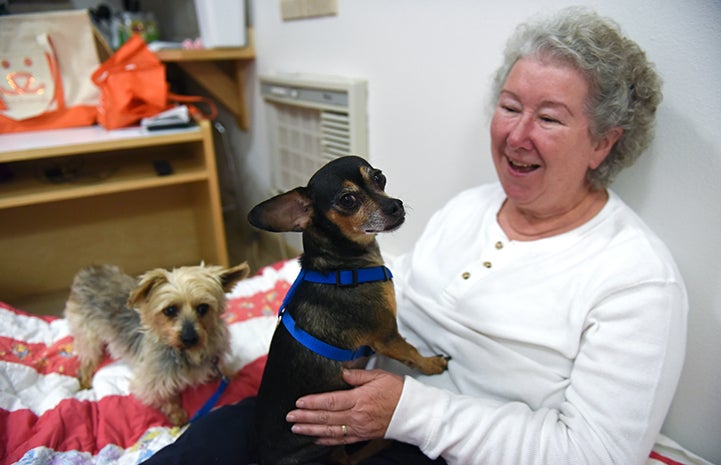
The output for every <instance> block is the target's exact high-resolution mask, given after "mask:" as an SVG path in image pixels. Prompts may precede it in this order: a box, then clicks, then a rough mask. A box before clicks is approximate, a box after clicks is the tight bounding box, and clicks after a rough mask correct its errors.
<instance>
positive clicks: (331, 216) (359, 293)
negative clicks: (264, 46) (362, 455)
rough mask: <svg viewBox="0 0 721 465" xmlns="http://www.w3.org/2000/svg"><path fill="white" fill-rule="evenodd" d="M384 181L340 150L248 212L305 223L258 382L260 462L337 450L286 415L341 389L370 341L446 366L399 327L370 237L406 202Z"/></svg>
mask: <svg viewBox="0 0 721 465" xmlns="http://www.w3.org/2000/svg"><path fill="white" fill-rule="evenodd" d="M385 184H386V179H385V176H384V175H383V174H382V173H381V171H380V170H378V169H375V168H373V167H372V166H371V165H370V164H368V163H367V162H366V161H365V160H364V159H362V158H360V157H356V156H347V157H342V158H338V159H335V160H333V161H331V162H329V163H328V164H326V165H325V166H323V167H322V168H321V169H320V170H318V172H316V173H315V174H314V175H313V176H312V177H311V179H310V181H309V182H308V185H307V186H306V187H298V188H296V189H293V190H291V191H289V192H286V193H284V194H280V195H278V196H275V197H273V198H271V199H268V200H266V201H264V202H262V203H260V204H259V205H257V206H256V207H255V208H253V209H252V210H251V212H250V213H249V215H248V221H249V222H250V223H251V224H252V225H253V226H255V227H257V228H260V229H263V230H266V231H273V232H287V231H297V232H302V233H303V254H302V255H301V257H300V264H301V272H300V274H299V276H298V279H296V281H295V283H294V284H293V286H292V287H291V289H290V290H289V291H288V294H287V296H286V299H285V302H284V303H283V306H282V307H281V311H280V319H281V321H280V323H279V324H278V327H277V328H276V330H275V333H274V335H273V339H272V341H271V344H270V350H269V353H268V361H267V364H266V367H265V371H264V373H263V379H262V381H261V385H260V390H259V392H258V398H257V408H256V411H257V415H256V416H257V422H256V427H257V433H258V444H259V451H260V452H259V453H260V463H261V464H262V465H269V464H273V465H285V464H301V463H306V462H310V461H316V462H317V461H323V460H336V459H337V458H338V457H343V454H342V451H341V453H338V452H339V451H338V450H333V449H337V448H329V447H323V446H319V445H316V444H314V440H315V439H314V438H312V437H308V436H301V435H296V434H293V433H292V432H291V430H290V426H291V425H290V424H289V423H288V422H287V421H286V420H285V417H286V414H287V413H288V412H289V411H290V410H292V409H293V408H295V401H296V400H297V399H298V398H299V397H301V396H304V395H306V394H311V393H319V392H327V391H334V390H340V389H349V388H350V386H349V385H348V384H347V383H345V382H344V381H343V379H342V374H341V373H342V369H343V367H344V366H350V364H352V363H353V360H355V359H357V358H359V357H360V358H362V357H364V356H365V355H368V354H370V353H372V352H373V351H374V352H377V353H379V354H383V355H385V356H388V357H391V358H394V359H396V360H399V361H401V362H403V363H405V364H406V365H408V366H410V367H412V368H416V369H418V370H420V371H421V372H422V373H424V374H428V375H432V374H438V373H441V372H443V371H444V370H445V369H446V368H447V365H448V358H447V357H444V356H442V355H437V356H432V357H423V356H421V355H420V354H419V353H418V351H417V350H416V349H415V348H414V347H413V346H412V345H410V344H409V343H408V342H406V340H405V339H404V338H403V337H402V336H401V335H400V334H399V333H398V327H397V324H396V302H395V293H394V290H393V282H392V281H391V275H390V272H389V271H388V269H387V268H386V267H385V266H384V265H383V259H382V257H381V253H380V249H379V247H378V243H377V242H376V239H375V237H376V234H378V233H381V232H387V231H393V230H395V229H397V228H399V227H400V226H401V224H403V222H404V220H405V209H404V208H403V202H401V201H400V200H398V199H394V198H391V197H389V196H388V195H386V194H385V192H384V188H385ZM331 454H332V456H333V458H332V459H331V458H330V457H331Z"/></svg>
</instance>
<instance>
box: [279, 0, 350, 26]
mask: <svg viewBox="0 0 721 465" xmlns="http://www.w3.org/2000/svg"><path fill="white" fill-rule="evenodd" d="M280 10H281V15H282V16H283V20H284V21H288V20H292V19H302V18H314V17H316V16H335V15H337V14H338V1H337V0H280Z"/></svg>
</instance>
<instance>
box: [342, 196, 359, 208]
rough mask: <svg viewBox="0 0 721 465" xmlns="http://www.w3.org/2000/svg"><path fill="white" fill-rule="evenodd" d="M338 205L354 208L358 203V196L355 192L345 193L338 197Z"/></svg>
mask: <svg viewBox="0 0 721 465" xmlns="http://www.w3.org/2000/svg"><path fill="white" fill-rule="evenodd" d="M338 205H340V207H341V208H343V209H344V210H352V209H353V208H355V207H356V206H357V205H358V198H357V197H356V196H355V195H353V194H344V195H343V196H341V198H340V199H338Z"/></svg>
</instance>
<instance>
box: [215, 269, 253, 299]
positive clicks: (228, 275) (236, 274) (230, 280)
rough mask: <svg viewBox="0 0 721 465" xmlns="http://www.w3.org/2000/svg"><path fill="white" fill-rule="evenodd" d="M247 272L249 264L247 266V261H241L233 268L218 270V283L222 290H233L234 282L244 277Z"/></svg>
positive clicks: (248, 272)
mask: <svg viewBox="0 0 721 465" xmlns="http://www.w3.org/2000/svg"><path fill="white" fill-rule="evenodd" d="M249 274H250V266H248V262H243V263H241V264H240V265H237V266H234V267H233V268H227V269H223V270H220V273H218V277H219V278H220V285H221V286H223V290H224V291H225V292H230V291H231V290H233V287H234V286H235V283H237V282H238V281H240V280H242V279H244V278H245V277H246V276H248V275H249Z"/></svg>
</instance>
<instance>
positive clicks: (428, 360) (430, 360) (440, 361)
mask: <svg viewBox="0 0 721 465" xmlns="http://www.w3.org/2000/svg"><path fill="white" fill-rule="evenodd" d="M450 359H451V358H450V357H446V356H445V355H436V356H434V357H424V358H423V363H422V364H421V365H420V366H419V369H420V370H421V373H423V374H424V375H438V374H441V373H443V372H444V371H446V370H447V369H448V361H449V360H450Z"/></svg>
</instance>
